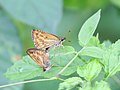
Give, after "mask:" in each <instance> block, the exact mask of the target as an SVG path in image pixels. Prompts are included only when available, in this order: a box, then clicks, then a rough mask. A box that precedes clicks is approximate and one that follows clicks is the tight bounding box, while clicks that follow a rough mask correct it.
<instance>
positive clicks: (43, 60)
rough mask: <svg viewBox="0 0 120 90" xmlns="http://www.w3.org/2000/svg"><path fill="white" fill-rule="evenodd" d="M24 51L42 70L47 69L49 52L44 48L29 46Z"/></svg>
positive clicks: (48, 66)
mask: <svg viewBox="0 0 120 90" xmlns="http://www.w3.org/2000/svg"><path fill="white" fill-rule="evenodd" d="M26 53H27V54H28V55H29V56H30V57H31V58H32V59H33V60H34V61H35V62H36V63H37V64H38V65H39V66H41V67H42V68H43V71H47V70H49V69H50V68H51V64H50V60H49V53H48V52H46V50H40V49H36V48H30V49H28V50H27V51H26Z"/></svg>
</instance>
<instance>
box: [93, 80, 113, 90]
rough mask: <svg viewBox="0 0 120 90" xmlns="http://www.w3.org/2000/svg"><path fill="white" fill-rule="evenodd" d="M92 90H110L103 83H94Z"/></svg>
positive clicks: (105, 83)
mask: <svg viewBox="0 0 120 90" xmlns="http://www.w3.org/2000/svg"><path fill="white" fill-rule="evenodd" d="M92 90H111V89H110V87H109V85H108V83H107V82H105V81H100V82H95V86H94V87H93V89H92Z"/></svg>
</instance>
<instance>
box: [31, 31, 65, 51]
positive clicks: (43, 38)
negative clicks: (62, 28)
mask: <svg viewBox="0 0 120 90" xmlns="http://www.w3.org/2000/svg"><path fill="white" fill-rule="evenodd" d="M32 39H33V41H34V44H35V46H36V48H37V49H44V50H46V49H48V48H52V47H58V46H61V45H62V43H63V41H64V40H65V38H59V37H58V36H56V35H53V34H49V33H46V32H43V31H40V30H33V31H32Z"/></svg>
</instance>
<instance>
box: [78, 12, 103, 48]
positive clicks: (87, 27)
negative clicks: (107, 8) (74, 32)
mask: <svg viewBox="0 0 120 90" xmlns="http://www.w3.org/2000/svg"><path fill="white" fill-rule="evenodd" d="M100 11H101V10H99V11H98V12H97V13H95V14H94V15H93V16H91V17H90V18H89V19H88V20H87V21H86V22H85V23H84V24H83V26H82V28H81V30H80V32H79V35H78V40H79V44H80V45H81V46H86V45H87V43H88V42H89V40H90V39H91V37H92V36H93V33H94V32H95V30H96V28H97V25H98V22H99V19H100Z"/></svg>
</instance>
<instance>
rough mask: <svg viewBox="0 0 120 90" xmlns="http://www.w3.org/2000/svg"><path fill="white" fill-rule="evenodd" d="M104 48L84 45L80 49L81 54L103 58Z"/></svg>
mask: <svg viewBox="0 0 120 90" xmlns="http://www.w3.org/2000/svg"><path fill="white" fill-rule="evenodd" d="M104 53H105V52H104V50H103V49H101V48H99V47H94V46H93V47H84V48H83V49H82V51H81V53H80V54H81V55H86V56H91V57H95V58H103V54H104Z"/></svg>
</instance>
